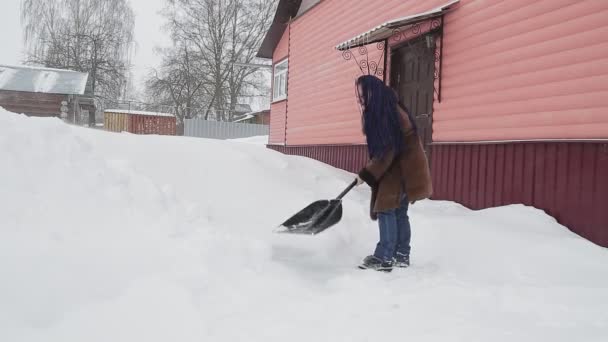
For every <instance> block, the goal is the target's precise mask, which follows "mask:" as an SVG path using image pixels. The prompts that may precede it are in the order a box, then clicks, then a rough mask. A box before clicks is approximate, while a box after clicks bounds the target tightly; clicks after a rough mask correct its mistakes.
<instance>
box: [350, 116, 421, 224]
mask: <svg viewBox="0 0 608 342" xmlns="http://www.w3.org/2000/svg"><path fill="white" fill-rule="evenodd" d="M399 112H400V114H401V118H402V123H403V148H402V151H403V152H402V153H401V154H400V155H398V156H397V157H395V154H394V153H393V151H389V152H387V153H385V155H384V156H383V157H382V158H379V159H371V160H370V161H369V162H368V163H367V165H366V166H365V167H364V168H363V169H361V171H360V172H359V177H360V178H361V179H362V180H363V181H365V182H366V183H367V184H368V185H369V186H370V187H371V188H372V196H371V201H370V216H371V218H372V219H373V220H376V219H377V216H376V213H378V212H381V211H386V210H389V209H394V208H397V207H399V204H400V199H401V198H402V196H403V193H404V192H405V193H406V194H407V197H408V201H409V202H410V203H412V202H415V201H418V200H421V199H424V198H428V197H430V196H431V194H432V193H433V185H432V181H431V172H430V169H429V164H428V161H427V158H426V154H425V153H424V149H423V147H422V141H421V140H420V137H419V136H418V134H417V133H416V132H415V131H414V129H413V125H412V123H411V122H410V120H409V116H408V115H407V113H406V112H405V110H404V109H403V108H401V107H399Z"/></svg>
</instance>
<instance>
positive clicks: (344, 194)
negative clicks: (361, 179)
mask: <svg viewBox="0 0 608 342" xmlns="http://www.w3.org/2000/svg"><path fill="white" fill-rule="evenodd" d="M355 185H357V180H356V179H355V180H354V181H353V182H352V183H350V185H349V186H348V187H347V188H346V189H344V191H342V193H341V194H339V195H338V197H337V198H336V199H337V200H341V199H342V197H344V196H346V194H347V193H348V192H349V191H351V190H352V189H353V188H354V187H355Z"/></svg>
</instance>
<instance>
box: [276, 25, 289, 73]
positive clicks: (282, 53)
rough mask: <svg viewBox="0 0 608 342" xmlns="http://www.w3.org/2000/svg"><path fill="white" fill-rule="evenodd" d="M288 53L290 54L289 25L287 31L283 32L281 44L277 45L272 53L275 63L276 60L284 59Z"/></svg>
mask: <svg viewBox="0 0 608 342" xmlns="http://www.w3.org/2000/svg"><path fill="white" fill-rule="evenodd" d="M288 54H289V27H287V28H286V29H285V32H283V37H281V40H280V41H279V44H278V45H277V47H276V49H274V53H273V54H272V61H273V64H275V63H276V62H280V61H281V60H282V59H284V58H285V57H287V55H288Z"/></svg>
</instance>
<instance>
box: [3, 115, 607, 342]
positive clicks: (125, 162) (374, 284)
mask: <svg viewBox="0 0 608 342" xmlns="http://www.w3.org/2000/svg"><path fill="white" fill-rule="evenodd" d="M0 160H1V161H2V162H1V163H2V167H0V189H2V190H1V191H0V280H1V281H0V303H1V304H0V340H1V341H11V342H12V341H61V342H66V341H129V342H132V341H180V342H185V341H264V342H269V341H290V342H298V341H306V342H309V341H379V340H387V339H392V340H412V341H417V342H418V341H483V340H490V341H541V340H543V341H573V340H575V341H603V340H604V339H605V337H606V336H607V335H608V304H607V303H608V291H606V288H607V287H608V253H607V251H606V249H603V248H600V247H597V246H595V245H593V244H591V243H589V242H587V241H585V240H583V239H581V238H579V237H578V236H576V235H574V234H573V233H571V232H569V231H568V230H566V229H565V228H564V227H562V226H560V225H558V224H557V223H556V222H555V220H553V219H552V218H550V217H548V216H546V215H544V214H543V213H542V212H540V211H538V210H535V209H532V208H527V207H523V206H509V207H503V208H497V209H491V210H485V211H480V212H473V211H470V210H467V209H466V208H463V207H461V206H459V205H457V204H454V203H448V202H432V201H423V202H420V203H417V204H416V205H414V206H413V208H412V210H411V218H412V225H413V242H412V244H413V250H412V253H413V254H412V262H413V265H412V267H410V268H409V269H407V270H397V271H395V272H393V273H391V274H379V273H375V272H372V271H360V270H357V269H355V265H356V264H357V263H358V262H359V260H360V259H361V258H362V257H364V256H365V255H367V254H368V253H370V252H371V250H372V248H373V247H374V244H375V242H376V238H377V228H376V226H375V223H373V222H371V221H369V219H368V218H367V197H368V195H369V191H368V189H366V188H363V187H361V188H358V189H356V190H355V191H354V192H352V193H349V194H348V195H347V197H346V199H345V201H344V207H345V217H344V218H343V220H342V222H340V224H339V225H337V226H336V227H333V228H331V229H330V230H328V231H326V232H325V233H323V234H321V235H319V236H316V237H304V236H285V235H277V234H273V233H272V232H271V231H272V229H273V228H274V227H276V225H277V224H279V223H280V222H282V221H283V220H284V219H286V218H287V217H288V216H290V215H291V214H292V213H294V212H295V211H297V210H299V209H300V208H302V207H303V206H305V205H307V204H308V203H309V202H311V201H313V200H316V199H322V198H329V197H333V196H335V195H337V194H338V193H339V192H340V191H341V190H342V189H343V188H344V187H345V186H346V185H347V184H348V183H349V182H350V181H351V180H352V177H353V176H352V175H351V174H348V173H346V172H343V171H340V170H336V169H334V168H331V167H328V166H325V165H323V164H321V163H318V162H315V161H312V160H309V159H305V158H299V157H289V156H284V155H281V154H279V153H276V152H273V151H270V150H267V149H264V148H260V147H259V146H256V145H251V144H242V143H234V142H229V141H219V140H207V139H199V138H182V137H162V136H136V135H131V134H116V133H107V132H100V131H96V130H88V129H83V128H76V127H71V126H67V125H65V124H63V123H62V122H61V121H59V120H57V119H40V118H27V117H24V116H19V115H14V114H10V113H8V112H5V111H2V110H0Z"/></svg>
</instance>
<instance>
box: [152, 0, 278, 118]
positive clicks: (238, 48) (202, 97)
mask: <svg viewBox="0 0 608 342" xmlns="http://www.w3.org/2000/svg"><path fill="white" fill-rule="evenodd" d="M167 1H168V5H169V6H168V7H167V10H166V11H165V17H166V18H167V20H168V24H169V25H168V26H169V28H170V30H171V34H172V37H173V40H174V41H176V42H179V43H178V44H175V46H174V47H173V50H174V51H173V53H169V54H165V55H164V56H163V57H164V61H163V67H162V68H161V69H163V68H164V70H165V71H166V72H164V73H161V74H162V76H161V77H158V75H159V73H158V72H157V71H155V72H156V73H155V75H154V78H152V79H153V80H156V82H148V85H149V86H151V85H159V81H160V80H164V84H165V86H168V85H169V83H170V84H172V86H173V88H172V89H179V90H184V89H186V90H187V92H186V93H188V94H192V93H191V90H193V89H196V92H195V93H194V94H192V95H193V96H194V97H195V98H196V102H197V103H199V104H204V106H205V107H206V110H205V114H204V118H205V119H208V118H209V116H210V114H211V113H212V112H215V113H217V116H218V117H216V119H217V120H232V114H233V113H234V109H235V106H236V105H237V102H238V99H239V98H240V97H242V96H243V95H247V93H248V92H252V91H253V92H255V90H256V89H258V88H263V87H264V86H263V85H262V84H261V83H260V82H259V81H255V80H253V81H252V80H251V76H252V75H254V74H255V73H256V72H258V70H257V69H255V68H241V67H235V66H234V63H251V62H253V61H254V59H255V55H256V53H257V50H258V48H259V45H260V44H261V42H262V39H263V38H264V35H265V34H266V31H267V29H268V27H269V25H270V22H271V20H272V14H273V11H274V8H275V6H276V1H266V0H167ZM178 50H181V51H182V52H178ZM184 51H188V52H189V53H184ZM175 57H178V59H180V62H179V63H178V62H177V61H176V60H174V58H175ZM186 58H188V61H187V62H186V60H185V59H186ZM188 64H190V65H195V66H196V67H189V68H185V65H188ZM186 69H187V70H188V71H187V72H186V74H184V72H185V71H186ZM178 84H179V85H178ZM261 91H264V90H263V89H261ZM169 92H171V89H169ZM177 105H178V103H176V106H177Z"/></svg>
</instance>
